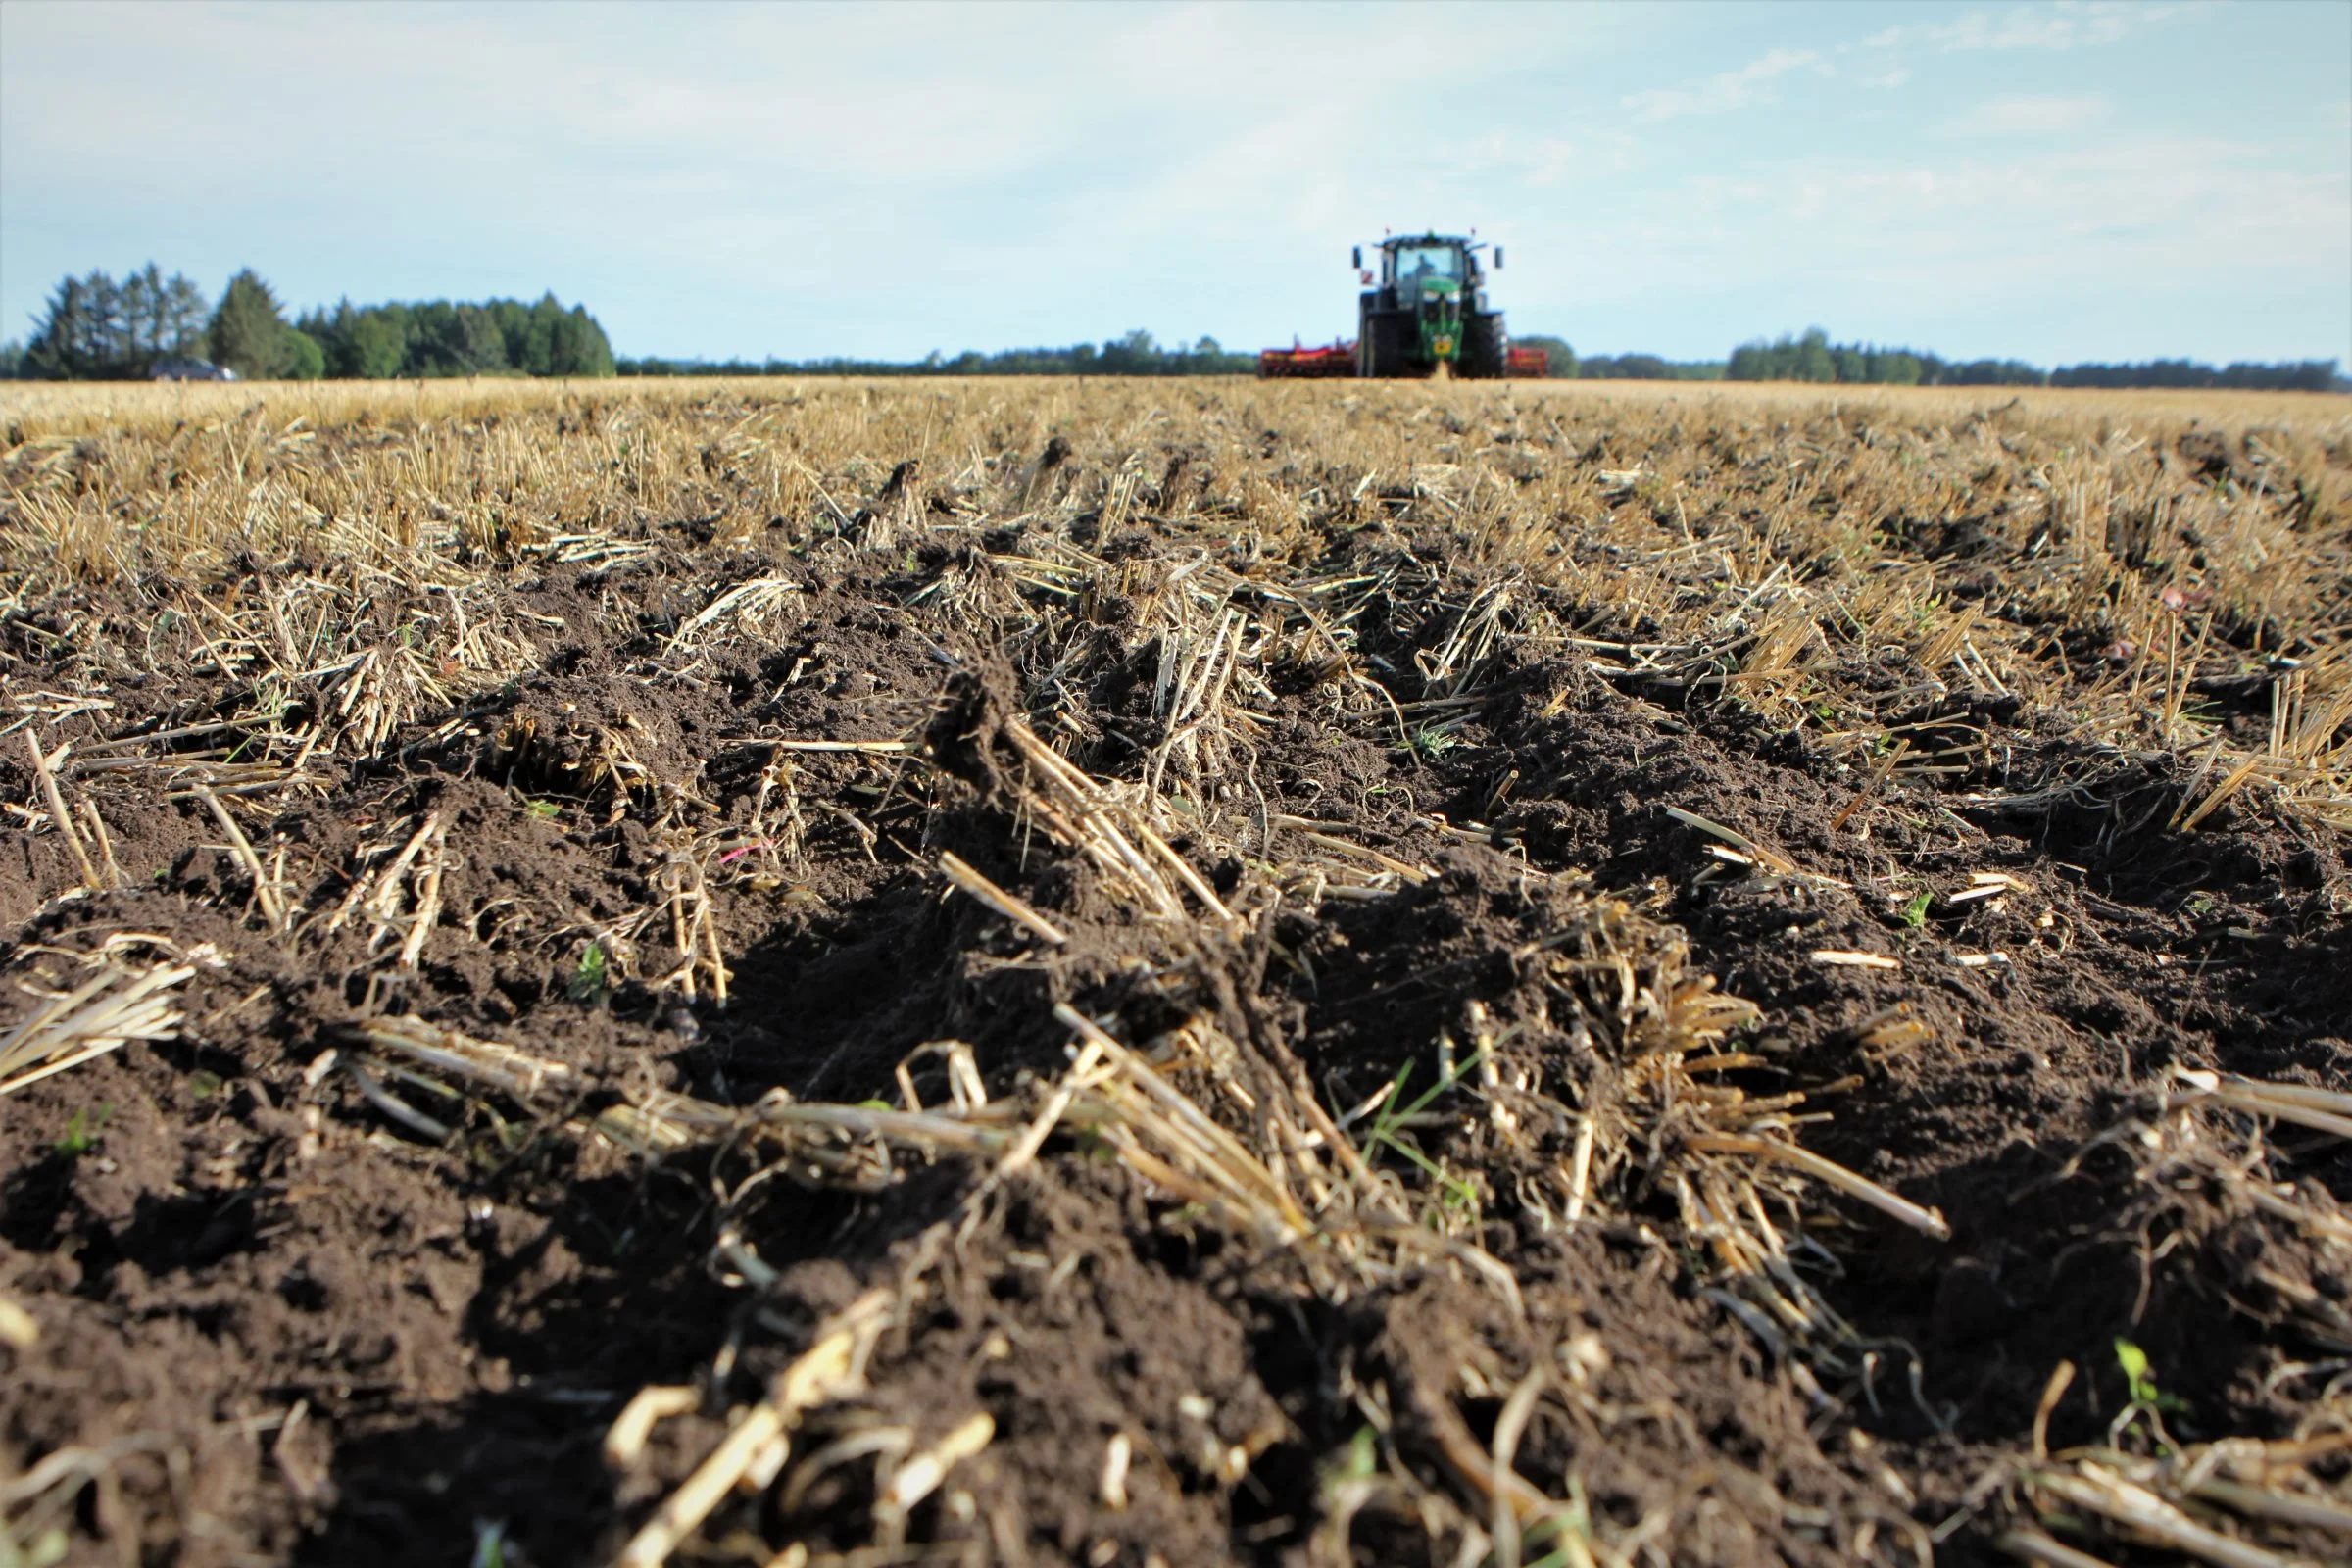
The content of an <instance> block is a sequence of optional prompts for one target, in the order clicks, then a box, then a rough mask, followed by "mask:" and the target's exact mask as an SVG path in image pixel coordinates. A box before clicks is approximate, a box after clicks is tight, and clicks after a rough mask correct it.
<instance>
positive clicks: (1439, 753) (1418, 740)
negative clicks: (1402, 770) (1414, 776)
mask: <svg viewBox="0 0 2352 1568" xmlns="http://www.w3.org/2000/svg"><path fill="white" fill-rule="evenodd" d="M1459 745H1461V741H1460V740H1459V739H1457V738H1456V737H1455V736H1453V735H1451V734H1449V733H1447V732H1446V731H1445V730H1442V729H1435V728H1427V727H1425V728H1422V729H1417V730H1415V731H1413V751H1414V753H1415V754H1416V755H1418V756H1419V757H1420V758H1421V759H1422V760H1424V761H1430V762H1434V761H1436V760H1438V759H1439V758H1441V757H1444V756H1445V755H1446V753H1447V752H1450V751H1452V750H1453V749H1454V748H1455V747H1457V746H1459Z"/></svg>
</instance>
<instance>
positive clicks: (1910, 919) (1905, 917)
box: [1901, 893, 1935, 931]
mask: <svg viewBox="0 0 2352 1568" xmlns="http://www.w3.org/2000/svg"><path fill="white" fill-rule="evenodd" d="M1934 898H1935V895H1934V894H1933V893H1921V894H1919V895H1918V896H1916V897H1915V898H1913V899H1912V900H1911V902H1910V903H1908V904H1906V905H1904V906H1903V907H1902V910H1901V917H1902V922H1903V924H1905V925H1907V926H1909V927H1910V928H1911V929H1912V930H1914V931H1917V930H1919V929H1920V928H1921V927H1923V926H1925V925H1926V924H1927V923H1928V905H1929V903H1930V902H1931V901H1933V900H1934Z"/></svg>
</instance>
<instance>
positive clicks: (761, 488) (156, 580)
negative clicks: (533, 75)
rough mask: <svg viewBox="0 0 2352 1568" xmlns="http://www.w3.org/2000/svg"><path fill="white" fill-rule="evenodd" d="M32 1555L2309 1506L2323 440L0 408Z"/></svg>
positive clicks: (9, 1348)
mask: <svg viewBox="0 0 2352 1568" xmlns="http://www.w3.org/2000/svg"><path fill="white" fill-rule="evenodd" d="M0 725H5V733H4V734H0V805H5V808H6V810H7V813H8V818H9V828H10V837H9V840H8V844H7V849H6V855H5V858H0V932H4V933H5V942H4V943H0V965H4V966H5V970H6V973H7V976H8V979H9V981H10V985H9V986H8V987H7V990H6V994H5V997H4V998H0V1024H4V1025H5V1027H6V1028H7V1029H9V1030H10V1031H11V1032H9V1033H6V1034H5V1035H0V1184H4V1185H0V1204H4V1211H0V1564H17V1563H27V1562H29V1563H41V1564H46V1563H49V1562H52V1561H58V1560H71V1561H76V1562H79V1561H88V1562H94V1563H122V1564H136V1563H158V1564H160V1563H173V1564H231V1563H246V1562H279V1561H288V1560H303V1561H315V1562H319V1563H337V1564H344V1563H369V1562H384V1563H404V1564H406V1563H465V1562H472V1563H475V1564H478V1565H483V1568H489V1565H502V1568H515V1565H520V1564H526V1563H527V1564H535V1565H539V1568H552V1565H556V1564H570V1563H602V1562H618V1563H622V1564H629V1565H640V1568H641V1565H648V1564H655V1563H661V1562H664V1561H667V1562H673V1563H678V1564H689V1563H692V1564H710V1563H743V1564H751V1565H760V1564H776V1565H804V1568H806V1565H814V1564H845V1565H846V1564H853V1563H854V1564H861V1565H864V1564H884V1563H899V1562H946V1563H957V1564H971V1565H981V1564H1000V1565H1011V1564H1023V1563H1026V1564H1038V1565H1047V1564H1086V1565H1089V1568H1109V1565H1111V1564H1114V1563H1115V1564H1126V1565H1132V1568H1144V1565H1147V1564H1158V1565H1162V1568H1187V1565H1192V1564H1217V1563H1227V1562H1233V1563H1246V1564H1266V1565H1275V1564H1280V1565H1285V1568H1337V1565H1342V1564H1355V1563H1361V1564H1384V1565H1386V1564H1430V1565H1433V1568H1434V1565H1465V1568H1467V1565H1476V1564H1481V1563H1495V1564H1502V1565H1520V1568H1532V1565H1535V1564H1539V1563H1541V1564H1550V1565H1577V1568H1582V1565H1586V1564H1603V1565H1616V1564H1665V1563H1675V1564H1682V1563H1692V1564H1698V1563H1724V1564H1735V1563H1771V1562H1792V1563H1806V1564H1825V1565H1826V1564H1832V1563H1885V1564H1900V1565H1911V1564H1922V1563H1926V1562H1929V1561H1937V1562H1945V1563H1988V1562H1995V1561H2009V1560H2025V1561H2043V1562H2047V1563H2051V1564H2056V1565H2070V1568H2079V1565H2082V1564H2085V1563H2098V1562H2104V1563H2109V1564H2119V1565H2120V1564H2131V1563H2157V1562H2204V1563H2211V1564H2216V1565H2227V1568H2249V1565H2261V1568H2269V1565H2277V1564H2281V1563H2321V1562H2341V1561H2344V1560H2346V1559H2347V1558H2348V1557H2352V1482H2348V1479H2347V1477H2348V1476H2352V1142H2348V1141H2347V1140H2352V863H2348V857H2347V845H2348V843H2352V400H2344V399H2331V398H2323V397H2316V396H2253V395H2243V396H2229V395H2213V396H2193V397H2192V396H2188V395H2174V394H2151V395H2132V394H2068V393H2061V392H2046V391H2044V392H2034V391H2029V392H2026V393H2024V394H2023V395H2022V396H2013V395H2012V394H2010V393H2009V392H2008V391H2006V390H2001V391H1997V392H1996V391H1960V390H1937V391H1916V392H1898V391H1874V392H1867V393H1862V394H1859V395H1854V394H1840V393H1838V389H1828V388H1796V387H1775V388H1724V387H1721V386H1701V385H1691V384H1683V385H1674V386H1658V385H1616V386H1606V385H1593V384H1577V383H1571V384H1565V385H1524V384H1503V385H1496V384H1493V383H1489V384H1483V385H1481V384H1456V385H1450V386H1430V385H1421V384H1409V385H1406V384H1389V385H1357V384H1352V383H1321V384H1317V383H1299V384H1288V385H1284V384H1273V385H1258V384H1254V383H1208V382H1198V381H1100V382H1083V383H1082V382H1059V381H1038V382H1031V381H969V382H922V381H906V382H899V381H893V382H874V383H858V382H844V381H809V382H786V381H747V382H669V383H644V384H625V383H624V384H613V383H602V384H597V385H593V386H590V385H579V386H571V387H556V386H547V385H532V384H526V383H483V384H475V385H459V384H436V385H432V386H421V387H420V386H416V385H408V384H400V385H374V386H366V387H325V388H286V387H269V386H233V387H201V388H128V389H73V388H57V389H47V388H10V389H8V390H6V391H4V392H0Z"/></svg>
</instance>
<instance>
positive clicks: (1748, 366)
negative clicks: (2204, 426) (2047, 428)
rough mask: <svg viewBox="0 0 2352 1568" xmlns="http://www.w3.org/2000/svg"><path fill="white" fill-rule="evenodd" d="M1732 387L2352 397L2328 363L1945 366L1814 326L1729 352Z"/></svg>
mask: <svg viewBox="0 0 2352 1568" xmlns="http://www.w3.org/2000/svg"><path fill="white" fill-rule="evenodd" d="M1724 378H1725V379H1726V380H1731V381H1830V382H1853V383H1859V384H1863V385H1871V386H2099V387H2237V388H2243V389H2246V390H2250V391H2265V392H2330V391H2347V390H2352V382H2347V381H2345V379H2344V378H2343V377H2342V376H2340V375H2338V374H2337V373H2336V362H2335V361H2333V360H2296V361H2285V362H2281V363H2279V364H2277V365H2253V364H2247V363H2242V362H2241V363H2239V364H2236V365H2231V366H2228V367H2226V368H2220V369H2216V368H2214V367H2212V366H2210V365H2199V364H2196V363H2194V362H2192V361H2189V360H2150V361H2148V362H2146V363H2145V364H2140V365H2072V366H2064V367H2061V368H2058V369H2055V370H2043V369H2041V368H2037V367H2035V366H2032V365H2027V364H2025V363H2024V362H2023V361H2019V360H1969V361H1952V360H1946V359H1943V358H1941V357H1940V356H1938V355H1934V354H1929V353H1926V352H1924V351H1922V350H1919V349H1893V348H1881V347H1879V346H1877V345H1875V344H1869V343H1833V342H1831V341H1830V337H1829V334H1828V333H1827V332H1824V331H1823V330H1821V328H1819V327H1815V328H1813V329H1812V330H1811V331H1809V332H1806V333H1805V334H1804V335H1803V336H1801V337H1783V338H1781V339H1780V340H1779V341H1778V342H1775V343H1766V342H1764V341H1763V340H1761V339H1758V340H1757V341H1755V342H1753V343H1742V344H1740V347H1738V348H1736V349H1734V350H1733V351H1732V357H1731V360H1730V362H1729V363H1728V364H1726V366H1725V367H1724Z"/></svg>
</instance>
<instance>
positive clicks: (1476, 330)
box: [1355, 234, 1541, 380]
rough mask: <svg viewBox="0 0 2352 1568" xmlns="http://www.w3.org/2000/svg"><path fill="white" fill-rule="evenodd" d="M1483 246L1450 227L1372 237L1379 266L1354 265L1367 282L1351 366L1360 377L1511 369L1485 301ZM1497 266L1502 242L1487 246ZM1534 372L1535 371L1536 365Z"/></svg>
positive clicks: (1486, 374) (1359, 258)
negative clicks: (1440, 231) (1446, 230)
mask: <svg viewBox="0 0 2352 1568" xmlns="http://www.w3.org/2000/svg"><path fill="white" fill-rule="evenodd" d="M1485 249H1487V247H1486V246H1484V245H1481V244H1479V243H1477V242H1475V241H1472V240H1468V239H1463V238H1460V237H1458V236H1456V235H1451V234H1397V235H1392V236H1390V237H1389V238H1387V239H1384V240H1382V241H1381V242H1380V273H1379V276H1378V277H1377V278H1375V277H1374V275H1373V274H1372V273H1371V272H1370V271H1367V270H1364V252H1363V248H1362V247H1361V246H1358V247H1356V250H1355V267H1356V270H1357V271H1358V272H1359V273H1360V274H1361V275H1362V278H1363V281H1364V283H1365V284H1366V285H1368V286H1367V287H1366V288H1365V289H1364V292H1363V294H1362V296H1361V298H1360V300H1359V302H1358V306H1357V314H1356V334H1355V373H1356V374H1358V375H1364V376H1381V377H1391V376H1429V375H1438V374H1450V375H1460V376H1467V377H1470V378H1472V379H1475V380H1500V379H1501V378H1502V377H1504V376H1506V375H1509V374H1511V373H1512V372H1513V371H1514V369H1516V367H1515V366H1514V365H1513V364H1512V357H1511V345H1510V339H1509V338H1508V337H1507V336H1506V335H1505V334H1504V332H1503V329H1502V313H1501V312H1500V311H1495V310H1489V309H1488V308H1487V291H1486V282H1487V275H1486V270H1485V269H1484V268H1482V267H1481V266H1480V265H1479V255H1478V253H1479V252H1480V251H1482V250H1485ZM1494 258H1495V268H1496V270H1500V269H1501V267H1502V247H1501V246H1499V245H1497V246H1495V247H1494ZM1538 373H1541V372H1538Z"/></svg>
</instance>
